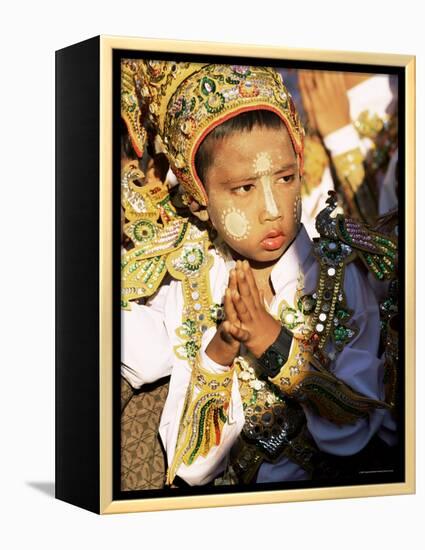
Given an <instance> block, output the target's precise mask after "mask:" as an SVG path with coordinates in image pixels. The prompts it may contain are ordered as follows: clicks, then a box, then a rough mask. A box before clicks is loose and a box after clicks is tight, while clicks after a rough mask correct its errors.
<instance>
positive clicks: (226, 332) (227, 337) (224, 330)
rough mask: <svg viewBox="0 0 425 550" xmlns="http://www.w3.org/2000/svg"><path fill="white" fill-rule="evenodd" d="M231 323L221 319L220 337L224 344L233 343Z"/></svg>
mask: <svg viewBox="0 0 425 550" xmlns="http://www.w3.org/2000/svg"><path fill="white" fill-rule="evenodd" d="M232 326H233V325H232V323H231V322H230V321H227V320H226V321H223V324H222V326H221V338H222V339H223V340H224V341H225V342H226V344H233V343H234V341H235V338H234V336H233V335H232Z"/></svg>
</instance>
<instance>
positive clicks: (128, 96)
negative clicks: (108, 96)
mask: <svg viewBox="0 0 425 550" xmlns="http://www.w3.org/2000/svg"><path fill="white" fill-rule="evenodd" d="M136 70H137V64H136V63H135V62H131V61H124V62H123V63H122V65H121V117H122V119H123V120H124V122H125V124H126V126H127V130H128V134H129V136H130V140H131V144H132V146H133V149H134V151H135V153H136V154H137V156H138V157H141V156H142V155H143V151H144V148H145V144H146V140H147V132H146V129H145V128H144V126H143V121H142V114H141V108H140V102H139V97H138V93H137V88H136V82H135V77H136V74H135V73H136Z"/></svg>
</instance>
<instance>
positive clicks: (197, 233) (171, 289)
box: [122, 62, 395, 485]
mask: <svg viewBox="0 0 425 550" xmlns="http://www.w3.org/2000/svg"><path fill="white" fill-rule="evenodd" d="M135 71H136V72H137V78H136V79H135V81H137V82H139V83H140V82H141V83H142V84H141V91H142V95H144V98H145V100H146V98H149V100H148V103H149V110H150V113H151V117H150V124H151V131H152V128H154V129H155V130H156V132H157V141H156V145H157V148H158V150H160V151H162V152H164V153H165V154H166V155H167V157H168V159H169V161H170V164H171V167H172V168H173V171H174V172H175V174H176V176H177V178H178V180H179V182H180V184H181V185H182V187H183V189H184V190H185V200H186V203H187V204H188V206H189V209H190V212H191V213H192V215H193V216H195V217H196V218H197V219H198V220H200V222H199V223H198V222H196V223H193V222H190V221H189V220H188V219H186V218H184V217H179V216H178V215H177V214H176V212H175V210H174V209H173V208H172V207H171V206H170V203H169V198H168V197H166V196H164V195H163V194H161V191H160V190H158V189H157V188H154V187H149V188H147V189H145V190H143V188H141V189H140V190H139V194H140V197H142V206H140V204H139V210H138V212H137V209H135V208H134V201H133V207H131V205H130V206H129V205H128V204H127V209H126V212H127V218H128V219H129V220H130V222H129V223H128V224H127V226H126V233H127V235H128V236H130V238H132V240H133V242H134V243H135V248H134V249H132V250H130V251H129V252H127V253H125V254H124V256H123V263H122V265H123V297H124V305H125V307H126V308H127V309H126V310H124V312H123V319H122V363H123V367H122V375H123V376H124V377H125V378H126V379H127V381H128V382H129V383H130V384H131V385H132V386H133V387H135V388H140V387H141V386H142V385H143V384H146V383H149V382H153V381H155V380H158V379H160V378H162V377H163V376H167V375H171V379H170V386H169V394H168V398H167V401H166V403H165V406H164V410H163V414H162V418H161V423H160V428H159V432H160V436H161V439H162V442H163V444H164V448H165V451H166V453H167V459H168V475H167V482H168V483H169V484H171V483H173V481H174V478H175V477H176V476H178V477H179V478H181V479H183V480H184V481H185V482H186V483H188V484H190V485H203V484H206V483H209V482H212V481H213V480H215V479H216V478H217V477H218V476H219V475H221V474H223V472H224V471H226V474H225V477H224V482H226V483H248V482H253V481H256V482H258V483H261V482H269V481H295V480H302V479H309V478H311V477H312V476H326V475H331V474H330V470H329V468H333V467H334V466H335V464H336V463H337V462H338V461H334V462H332V459H329V457H332V456H351V455H356V454H357V453H359V452H360V451H361V450H362V449H363V448H364V447H365V446H366V445H367V444H368V443H369V442H370V441H371V439H372V438H373V437H374V436H375V434H378V433H379V435H380V436H381V438H382V439H383V440H385V441H386V442H387V443H389V444H393V443H394V431H395V426H394V424H393V421H392V419H391V417H390V414H389V411H388V410H387V407H386V405H385V403H383V401H382V399H383V398H384V387H383V374H384V373H383V362H382V361H381V359H380V358H379V357H378V345H379V335H380V334H379V333H380V325H379V310H378V306H377V303H376V301H375V298H374V295H373V292H372V291H371V289H370V287H369V286H368V284H367V280H366V277H365V274H364V273H363V272H362V271H361V270H360V269H358V267H357V266H356V265H355V264H354V263H353V262H352V261H351V260H352V259H353V258H354V257H355V255H356V248H355V245H356V242H357V241H356V238H357V237H355V235H358V234H361V238H360V237H359V238H358V239H360V240H358V242H363V240H364V241H365V242H366V241H367V239H369V240H370V239H375V237H376V235H375V234H373V233H372V234H368V233H367V232H365V231H364V230H362V228H360V226H359V227H358V226H356V225H355V224H354V225H349V224H348V225H347V224H346V225H344V220H343V218H341V217H338V216H337V217H335V216H334V214H335V209H336V204H334V203H333V202H332V198H330V199H329V206H328V209H327V211H323V212H322V214H321V218H320V219H319V220H318V224H319V227H320V229H319V232H320V233H321V234H322V236H323V238H322V239H320V240H319V241H318V242H317V243H316V244H315V245H314V246H313V243H312V242H311V241H310V239H309V237H308V235H307V233H306V231H305V229H304V227H303V226H302V225H301V223H300V220H301V198H300V185H301V184H300V178H301V175H302V139H303V132H302V129H301V127H300V124H299V120H298V116H297V114H296V112H295V109H294V106H293V103H292V100H291V98H290V96H289V94H288V92H287V91H286V89H285V87H284V86H283V83H282V82H281V79H280V77H279V76H278V75H277V74H276V73H275V72H274V71H273V70H272V69H268V68H259V67H240V66H236V67H235V66H227V65H195V64H188V63H185V64H184V63H182V64H175V63H174V64H173V63H169V64H168V63H166V62H148V63H143V62H142V63H140V64H139V65H138V66H137V67H136V69H135ZM134 192H136V190H134ZM201 222H202V223H201ZM350 223H351V222H350ZM202 224H203V225H202ZM335 224H338V228H339V229H338V231H337V229H336V225H335ZM203 228H205V229H203ZM343 231H345V233H344V235H346V237H345V239H346V241H347V240H350V242H351V245H350V244H347V242H343V240H342V236H341V235H342V233H341V232H343ZM362 231H363V233H362ZM350 232H351V233H350ZM347 235H348V236H347ZM376 238H378V237H376ZM376 242H378V241H376ZM374 243H375V240H374ZM392 244H393V243H391V242H389V244H387V245H385V246H384V247H383V248H379V247H378V246H377V245H376V243H375V245H374V247H372V248H370V247H369V248H366V250H367V252H368V254H369V255H371V258H372V260H373V261H374V262H375V263H374V264H373V265H377V263H376V262H377V260H376V258H378V257H379V258H381V257H382V258H385V260H386V261H388V257H387V256H388V254H386V252H388V250H389V251H390V252H389V257H390V258H391V257H392V256H391V250H392V248H391V247H392ZM368 246H369V245H368ZM363 252H364V250H363ZM372 260H371V262H372ZM366 263H367V262H366ZM381 263H382V262H381ZM382 265H384V263H382ZM377 269H378V268H377ZM379 269H380V268H379ZM141 297H143V298H146V299H147V301H146V302H145V304H144V305H138V304H137V303H136V302H135V300H136V299H138V298H141ZM130 301H132V302H133V303H132V304H131V309H129V308H130ZM223 313H224V316H223ZM329 465H330V466H329Z"/></svg>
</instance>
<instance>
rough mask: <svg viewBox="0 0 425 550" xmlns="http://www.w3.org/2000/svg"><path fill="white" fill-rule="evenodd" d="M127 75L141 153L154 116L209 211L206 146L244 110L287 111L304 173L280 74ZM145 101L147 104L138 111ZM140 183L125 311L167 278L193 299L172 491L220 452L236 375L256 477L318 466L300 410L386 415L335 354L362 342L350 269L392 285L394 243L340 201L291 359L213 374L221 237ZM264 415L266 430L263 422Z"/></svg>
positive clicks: (164, 65) (301, 310)
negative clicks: (215, 255)
mask: <svg viewBox="0 0 425 550" xmlns="http://www.w3.org/2000/svg"><path fill="white" fill-rule="evenodd" d="M123 74H124V76H125V79H124V81H125V86H123V96H124V100H123V101H122V109H123V119H124V120H125V122H126V123H127V127H128V130H129V133H130V135H131V136H132V143H133V145H134V146H135V147H137V153H138V154H139V153H143V152H142V146H144V140H145V132H144V131H143V130H144V129H143V128H142V126H141V119H140V116H141V114H142V113H143V112H146V113H149V114H148V116H147V119H146V123H147V124H148V125H150V126H151V127H152V125H153V126H154V127H155V129H156V131H157V135H156V138H155V144H156V147H157V150H158V151H161V152H164V153H165V154H166V155H167V158H168V159H169V161H170V164H171V166H172V168H173V171H174V173H175V174H176V176H177V178H178V181H179V183H180V184H181V185H182V186H183V188H184V190H185V192H186V193H187V194H188V195H190V197H191V198H194V199H196V200H197V201H198V202H199V203H200V204H206V202H207V197H206V193H205V190H204V189H203V186H202V184H201V182H200V180H199V178H198V177H197V175H196V172H195V168H194V160H195V155H196V151H197V148H198V146H199V144H200V143H201V141H202V139H203V138H204V137H205V136H206V135H207V133H208V132H209V131H211V130H212V129H213V128H214V127H216V126H217V125H219V124H220V123H221V122H223V121H224V120H226V119H227V118H229V117H232V116H236V115H238V114H239V113H241V112H244V111H247V110H250V109H268V110H272V111H273V112H275V113H277V114H278V115H279V116H280V118H281V119H282V120H283V121H284V122H285V124H286V127H287V128H288V132H289V134H290V136H291V139H292V143H293V145H294V149H295V151H296V153H297V155H298V157H299V159H300V164H302V154H303V152H302V146H303V131H302V128H301V126H300V123H299V120H298V116H297V114H296V112H295V109H294V106H293V102H292V99H291V97H290V95H289V94H288V92H287V90H286V89H285V87H284V86H283V84H282V81H281V79H280V77H279V76H278V75H277V73H275V71H273V69H269V68H264V67H261V68H258V67H239V66H238V67H236V66H227V65H196V64H189V63H171V62H145V61H134V60H132V61H125V62H124V63H123ZM131 82H133V88H132V87H131ZM134 97H137V98H138V102H137V105H136V106H135V107H134V109H131V108H130V107H131V106H132V105H134V103H133V102H132V101H133V99H134ZM138 117H139V118H138ZM139 156H140V155H139ZM136 179H141V180H143V174H142V173H141V172H140V171H139V170H138V167H137V165H135V164H130V165H127V166H126V167H125V169H124V171H123V174H122V188H123V193H122V206H123V209H124V212H125V217H126V219H127V220H128V223H126V225H125V227H124V232H125V234H126V235H127V237H128V238H129V239H130V241H131V242H132V245H133V248H131V249H130V250H128V251H125V252H124V253H123V256H122V305H123V307H124V308H130V307H131V301H133V300H138V299H140V298H148V297H149V296H152V295H153V294H154V293H155V292H156V291H157V290H158V288H159V286H160V284H161V282H162V281H163V279H164V277H165V275H166V274H167V273H168V274H170V275H171V276H172V277H174V278H175V279H177V280H179V281H181V284H182V289H183V297H184V309H183V316H182V323H181V326H180V328H179V329H178V336H179V338H180V339H181V342H182V344H181V345H180V346H177V347H176V348H175V349H174V352H175V353H176V354H177V355H178V357H180V358H183V359H185V360H186V361H187V362H188V365H189V367H190V369H191V382H190V384H189V388H188V391H187V395H186V400H185V405H184V408H183V413H182V416H181V421H180V429H179V436H178V440H177V445H176V452H175V457H174V460H173V463H172V464H170V465H169V470H168V475H167V483H169V484H171V483H172V482H173V479H174V477H175V475H176V472H177V470H178V468H179V466H180V464H182V463H184V464H186V465H190V464H192V463H193V462H194V461H195V460H196V458H197V457H198V456H206V455H207V454H208V452H209V450H210V449H211V448H212V447H213V446H215V445H217V444H218V443H219V442H220V437H221V432H222V429H223V426H224V424H225V422H226V420H227V410H228V407H229V402H230V398H231V389H232V380H233V372H234V369H236V372H237V375H238V382H239V387H240V394H241V397H242V401H243V406H244V413H245V419H246V422H245V427H244V430H243V434H242V435H243V436H244V437H245V439H246V440H247V441H249V442H250V443H251V444H253V445H254V447H255V449H256V452H253V453H251V454H252V456H253V457H254V455H255V457H256V458H255V459H254V458H253V459H252V460H253V462H252V464H255V465H256V467H258V465H259V463H260V462H261V460H263V459H268V460H275V459H277V458H279V457H280V456H281V455H282V454H284V453H287V455H288V456H290V457H291V459H293V460H295V461H297V460H298V461H299V463H300V464H303V466H304V467H307V466H306V463H307V462H308V460H307V459H306V456H308V453H307V454H305V453H304V454H303V448H304V450H306V449H308V448H312V447H311V443H309V442H307V439H306V438H305V437H304V436H303V434H304V428H305V419H304V416H303V413H302V409H301V407H300V406H299V402H303V403H305V404H307V405H308V406H311V407H313V408H314V409H315V410H317V411H318V413H319V414H321V415H322V416H324V417H326V418H327V419H329V420H330V421H332V422H334V423H337V424H342V423H352V422H355V421H356V420H357V419H358V418H360V417H362V416H364V415H366V414H367V413H368V412H369V411H370V410H372V409H374V408H376V407H385V406H386V405H385V403H382V402H379V401H375V400H372V399H368V398H365V397H364V396H361V395H359V394H357V393H356V392H354V391H353V390H352V389H351V388H349V387H348V386H347V385H346V384H345V383H343V382H341V381H340V380H338V379H337V378H336V377H335V376H334V375H333V374H332V373H331V372H330V370H329V369H328V364H329V358H328V357H327V356H326V353H325V347H326V344H327V342H329V341H330V340H331V341H333V343H334V344H335V348H336V349H342V348H343V347H344V345H345V344H346V343H347V342H349V341H350V340H351V339H352V338H353V337H354V335H355V334H356V328H355V327H354V326H352V323H351V322H350V317H351V314H350V312H349V311H348V310H347V308H346V305H345V298H344V290H343V280H344V269H345V266H346V264H347V263H348V262H350V261H352V260H353V259H354V258H355V257H356V256H358V257H361V258H362V260H363V261H364V263H365V265H366V266H367V267H368V268H369V269H370V270H371V271H372V272H373V273H374V274H375V276H376V277H378V278H380V279H382V278H390V277H391V276H392V273H393V271H394V261H395V252H396V245H395V242H394V241H393V240H392V239H390V238H387V237H383V236H381V235H379V234H378V233H376V232H374V231H371V230H370V229H368V228H364V227H363V226H361V225H359V224H356V222H354V221H353V220H346V219H345V218H344V217H342V216H340V215H338V216H336V217H334V218H332V217H331V216H330V214H331V213H332V212H333V211H334V210H335V207H336V202H335V200H334V197H331V198H330V200H329V208H328V210H326V209H325V211H323V212H322V214H321V216H322V217H320V216H319V218H318V231H319V233H320V234H321V238H320V239H319V240H318V241H317V242H316V244H315V254H316V256H317V259H318V261H319V264H320V275H319V280H318V284H317V290H316V293H315V294H313V295H312V296H303V295H302V294H301V293H300V294H299V295H298V296H296V299H295V303H296V304H297V307H298V309H297V310H293V309H292V310H291V308H289V306H288V305H287V304H282V307H281V312H280V321H281V322H282V324H284V325H285V326H286V327H287V328H289V330H291V331H293V333H294V340H293V344H292V347H291V353H290V357H289V359H288V361H287V362H286V363H285V365H283V366H282V368H281V371H280V372H279V374H278V375H277V376H276V377H274V378H273V379H268V380H262V379H261V378H260V377H259V376H258V375H257V367H256V364H255V359H254V357H252V356H247V357H240V358H237V359H236V360H235V361H234V364H233V366H232V369H231V370H230V371H229V372H226V373H224V374H211V373H210V372H207V371H206V370H205V369H203V368H202V366H201V362H200V358H199V350H200V347H201V340H202V335H203V334H204V332H205V331H206V330H207V329H208V328H209V327H210V326H213V325H215V324H216V323H218V322H220V321H221V316H220V311H221V310H220V308H221V304H214V303H213V301H212V298H211V292H210V287H209V270H210V268H211V264H212V258H211V256H210V255H209V253H208V250H209V248H210V247H211V246H212V244H211V242H210V238H209V234H208V232H207V231H206V230H202V229H199V228H198V227H197V226H196V225H195V224H193V223H191V222H190V221H189V220H188V218H186V217H182V216H180V215H178V214H177V212H176V209H175V208H174V207H173V205H172V203H171V200H170V196H169V192H168V189H167V187H166V185H162V186H161V185H159V184H157V183H155V184H152V185H144V186H138V185H136V184H135V180H136ZM291 316H292V317H291ZM259 417H261V418H262V419H263V420H262V422H258V421H257V419H258V418H259ZM264 419H266V420H264ZM267 419H270V422H269V424H268V421H267ZM303 446H304V447H303ZM309 446H310V447H309ZM257 451H258V452H257ZM258 453H259V454H258ZM259 456H260V458H258V457H259ZM297 457H298V458H297ZM239 458H240V457H239ZM237 460H238V458H236V462H237ZM250 472H251V473H250V475H242V476H241V479H245V480H246V481H249V479H248V478H250V476H251V477H252V475H254V473H255V468H252V467H250Z"/></svg>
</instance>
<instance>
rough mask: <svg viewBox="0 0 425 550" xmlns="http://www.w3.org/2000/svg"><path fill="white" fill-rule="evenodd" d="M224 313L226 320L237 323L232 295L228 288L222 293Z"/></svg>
mask: <svg viewBox="0 0 425 550" xmlns="http://www.w3.org/2000/svg"><path fill="white" fill-rule="evenodd" d="M224 313H225V317H226V319H228V320H229V321H230V322H231V323H234V324H237V323H238V321H239V318H238V314H237V313H236V310H235V306H234V305H233V301H232V293H231V290H230V289H229V288H226V292H225V293H224Z"/></svg>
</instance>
